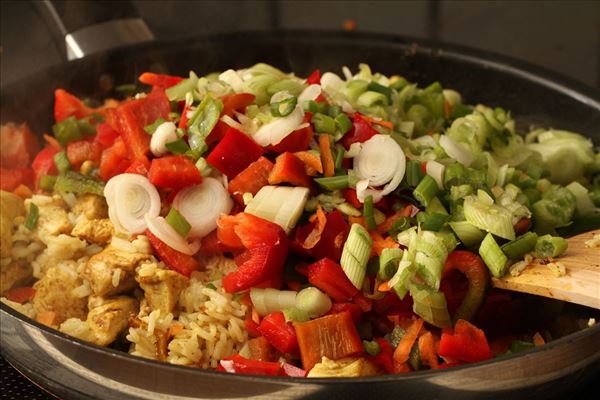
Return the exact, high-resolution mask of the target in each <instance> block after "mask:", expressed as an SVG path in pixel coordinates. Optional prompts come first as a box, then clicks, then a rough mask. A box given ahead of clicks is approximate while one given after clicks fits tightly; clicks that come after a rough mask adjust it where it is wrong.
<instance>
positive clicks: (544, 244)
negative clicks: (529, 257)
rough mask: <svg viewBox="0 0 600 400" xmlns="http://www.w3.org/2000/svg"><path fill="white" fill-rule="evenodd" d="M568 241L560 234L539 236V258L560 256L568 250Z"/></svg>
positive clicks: (536, 248)
mask: <svg viewBox="0 0 600 400" xmlns="http://www.w3.org/2000/svg"><path fill="white" fill-rule="evenodd" d="M567 245H568V242H567V241H566V240H565V239H563V238H561V237H560V236H551V235H544V236H540V237H539V238H537V242H536V243H535V253H536V255H537V256H538V257H539V258H547V257H552V258H554V257H558V256H560V255H561V254H562V253H564V252H565V250H567Z"/></svg>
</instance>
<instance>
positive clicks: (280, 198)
mask: <svg viewBox="0 0 600 400" xmlns="http://www.w3.org/2000/svg"><path fill="white" fill-rule="evenodd" d="M308 195H309V190H308V188H304V187H288V186H263V187H262V188H261V189H260V190H259V191H258V193H256V195H255V196H254V197H253V198H252V200H250V201H249V202H248V204H247V205H246V209H245V210H244V211H245V212H247V213H249V214H252V215H256V216H257V217H260V218H264V219H266V220H267V221H271V222H274V223H276V224H277V225H279V226H281V227H282V228H283V230H285V232H286V233H289V232H290V231H291V230H292V229H293V228H294V226H296V223H297V222H298V219H299V218H300V216H301V215H302V212H303V210H304V206H305V204H306V201H307V200H308Z"/></svg>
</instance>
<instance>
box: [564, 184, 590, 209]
mask: <svg viewBox="0 0 600 400" xmlns="http://www.w3.org/2000/svg"><path fill="white" fill-rule="evenodd" d="M566 188H567V189H568V190H569V192H571V193H573V196H575V210H576V211H577V215H580V216H584V215H588V214H591V213H593V212H594V211H596V206H595V205H594V203H593V202H592V199H591V198H590V195H589V193H588V190H587V189H586V188H585V187H584V186H583V185H582V184H581V183H579V182H571V183H569V184H568V185H567V186H566Z"/></svg>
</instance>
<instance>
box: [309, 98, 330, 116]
mask: <svg viewBox="0 0 600 400" xmlns="http://www.w3.org/2000/svg"><path fill="white" fill-rule="evenodd" d="M327 109H328V107H327V103H317V102H316V101H314V100H309V101H308V102H307V103H306V111H308V112H311V113H313V114H317V113H320V114H326V113H327Z"/></svg>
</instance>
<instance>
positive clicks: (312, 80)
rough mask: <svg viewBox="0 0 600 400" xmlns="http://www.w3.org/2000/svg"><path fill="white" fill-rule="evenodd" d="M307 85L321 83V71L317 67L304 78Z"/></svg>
mask: <svg viewBox="0 0 600 400" xmlns="http://www.w3.org/2000/svg"><path fill="white" fill-rule="evenodd" d="M306 84H307V85H315V84H316V85H320V84H321V71H320V70H319V69H315V70H314V71H313V72H312V73H311V74H310V75H309V76H308V78H306Z"/></svg>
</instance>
